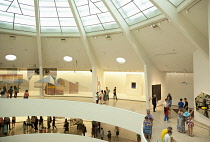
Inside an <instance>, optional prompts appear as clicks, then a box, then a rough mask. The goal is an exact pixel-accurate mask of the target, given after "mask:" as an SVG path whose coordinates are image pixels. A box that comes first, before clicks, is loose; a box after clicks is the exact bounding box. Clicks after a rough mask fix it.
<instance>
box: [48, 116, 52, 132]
mask: <svg viewBox="0 0 210 142" xmlns="http://www.w3.org/2000/svg"><path fill="white" fill-rule="evenodd" d="M51 122H52V118H51V116H48V117H47V129H50V127H51V125H50V124H51Z"/></svg>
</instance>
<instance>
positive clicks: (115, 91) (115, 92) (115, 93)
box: [113, 87, 117, 100]
mask: <svg viewBox="0 0 210 142" xmlns="http://www.w3.org/2000/svg"><path fill="white" fill-rule="evenodd" d="M113 95H114V96H113V99H116V100H117V88H116V87H114V90H113Z"/></svg>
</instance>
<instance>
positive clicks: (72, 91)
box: [69, 82, 78, 94]
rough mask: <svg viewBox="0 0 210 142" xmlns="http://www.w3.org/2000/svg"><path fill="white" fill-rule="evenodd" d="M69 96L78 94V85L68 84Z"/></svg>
mask: <svg viewBox="0 0 210 142" xmlns="http://www.w3.org/2000/svg"><path fill="white" fill-rule="evenodd" d="M69 94H78V84H76V83H72V82H69Z"/></svg>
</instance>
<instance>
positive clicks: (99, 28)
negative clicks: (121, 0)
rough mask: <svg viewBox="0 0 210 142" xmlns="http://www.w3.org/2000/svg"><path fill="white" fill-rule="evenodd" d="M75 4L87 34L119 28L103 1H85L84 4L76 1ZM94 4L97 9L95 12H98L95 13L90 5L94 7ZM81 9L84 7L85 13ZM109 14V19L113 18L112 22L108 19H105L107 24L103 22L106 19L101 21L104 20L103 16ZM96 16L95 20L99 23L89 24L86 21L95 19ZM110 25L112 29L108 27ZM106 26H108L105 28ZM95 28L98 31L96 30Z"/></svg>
mask: <svg viewBox="0 0 210 142" xmlns="http://www.w3.org/2000/svg"><path fill="white" fill-rule="evenodd" d="M90 2H91V4H89V3H90ZM74 4H75V5H76V9H77V12H78V14H79V17H80V19H81V21H82V25H83V27H84V29H85V31H86V32H87V33H89V32H97V31H105V30H110V29H118V28H119V26H118V24H117V23H116V21H115V20H114V18H113V17H112V15H111V14H110V12H109V11H108V9H107V8H106V6H105V5H104V3H103V2H102V1H101V0H95V1H92V0H83V2H81V1H78V0H74ZM92 4H93V5H94V7H96V8H97V9H95V11H98V12H95V13H94V12H93V11H92V10H93V9H91V8H90V5H92ZM99 6H100V7H99ZM81 7H84V8H83V13H81V10H80V9H82V8H81ZM84 9H86V10H87V11H88V14H87V13H86V12H84ZM99 11H100V12H99ZM107 13H108V15H109V18H110V17H111V18H110V21H107V19H106V17H104V19H106V22H102V21H103V20H104V19H103V20H102V19H101V18H102V17H101V15H102V14H107ZM94 16H95V19H96V21H97V22H95V23H89V24H88V23H86V22H85V19H86V18H87V17H92V18H93V17H94ZM109 24H110V27H108V25H109ZM104 25H106V26H104ZM111 25H112V26H111ZM90 27H92V28H90ZM94 27H95V28H96V29H94ZM89 28H90V29H89Z"/></svg>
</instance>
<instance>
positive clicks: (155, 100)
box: [152, 94, 157, 112]
mask: <svg viewBox="0 0 210 142" xmlns="http://www.w3.org/2000/svg"><path fill="white" fill-rule="evenodd" d="M152 105H153V112H156V111H155V110H156V106H157V97H156V95H155V94H154V95H153V96H152Z"/></svg>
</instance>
